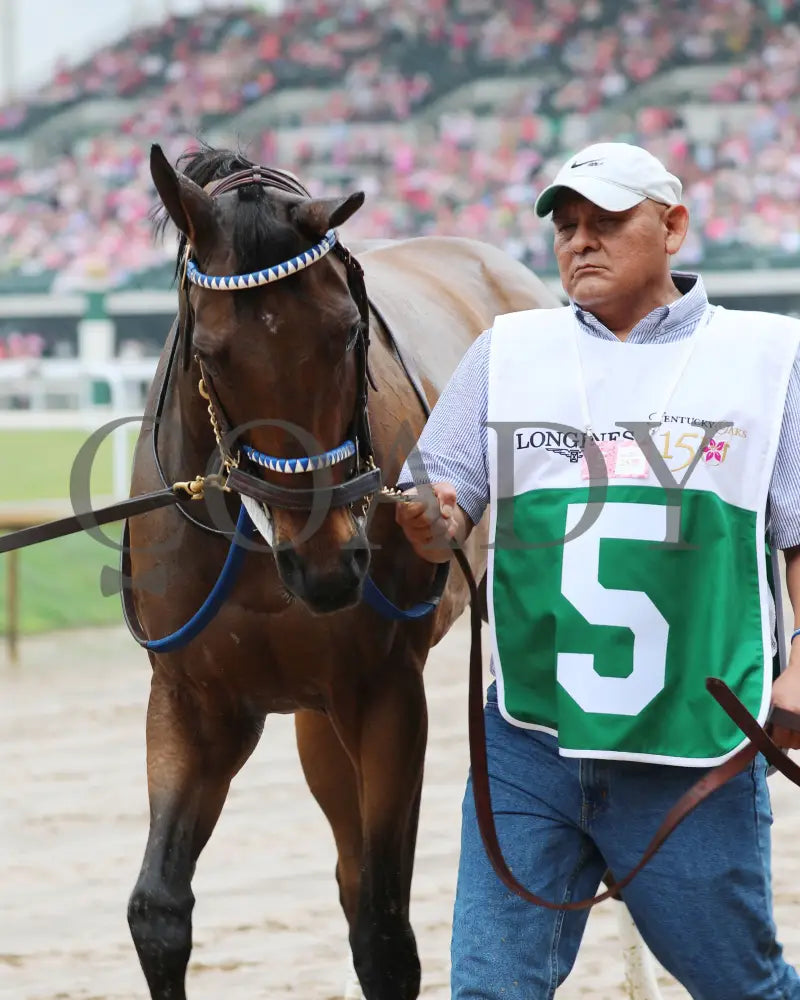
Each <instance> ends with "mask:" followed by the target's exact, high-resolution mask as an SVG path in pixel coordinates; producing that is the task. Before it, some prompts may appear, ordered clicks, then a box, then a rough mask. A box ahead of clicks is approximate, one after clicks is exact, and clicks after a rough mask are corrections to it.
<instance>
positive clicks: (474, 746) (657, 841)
mask: <svg viewBox="0 0 800 1000" xmlns="http://www.w3.org/2000/svg"><path fill="white" fill-rule="evenodd" d="M453 555H454V557H455V559H456V561H457V562H458V564H459V566H460V568H461V571H462V572H463V574H464V576H465V578H466V580H467V584H468V586H469V591H470V627H471V642H470V653H469V751H470V764H471V768H472V788H473V798H474V800H475V811H476V813H477V820H478V829H479V830H480V834H481V839H482V841H483V846H484V849H485V850H486V855H487V857H488V859H489V862H490V863H491V865H492V868H493V869H494V871H495V874H496V875H497V877H498V878H499V879H500V881H501V882H502V883H503V884H504V885H505V886H506V888H507V889H509V890H510V891H511V892H513V893H514V894H515V895H517V896H519V897H520V898H522V899H524V900H526V902H528V903H533V904H535V905H536V906H542V907H544V908H545V909H547V910H586V909H589V908H590V907H592V906H596V905H597V903H602V902H603V901H604V900H606V899H611V898H616V899H620V898H621V896H620V892H621V890H622V889H624V888H625V886H626V885H628V884H629V883H630V882H631V881H632V880H633V879H634V878H635V877H636V875H638V874H639V872H640V871H641V870H642V869H643V868H644V866H645V865H646V864H647V863H648V861H650V859H651V858H652V857H653V855H654V854H655V853H656V852H657V851H658V850H659V848H660V847H661V846H662V845H663V844H664V842H665V841H666V840H667V838H668V837H669V836H670V834H671V833H672V832H673V831H674V830H675V829H676V828H677V827H678V826H679V825H680V824H681V823H682V822H683V820H684V819H686V817H687V816H688V815H689V813H691V812H693V811H694V810H695V809H696V808H697V806H699V805H700V803H701V802H703V801H704V800H705V799H707V798H708V797H709V795H711V794H712V793H713V792H715V791H716V790H717V789H718V788H721V787H722V786H723V785H724V784H725V783H726V782H727V781H730V779H731V778H734V777H735V776H736V775H737V774H740V773H741V772H742V771H743V770H744V769H745V768H746V767H748V766H749V765H750V763H751V762H752V761H753V760H754V759H755V757H756V756H757V755H758V754H759V753H762V754H763V755H764V757H766V759H767V760H768V761H769V763H770V764H772V765H773V767H775V768H776V769H777V770H779V771H780V772H781V773H782V774H784V775H785V776H786V777H787V778H788V779H789V780H790V781H792V782H793V783H794V784H795V785H798V786H800V767H799V766H798V765H797V764H796V763H795V762H794V761H793V760H792V759H791V758H790V757H789V756H788V755H787V754H785V753H784V752H783V751H782V750H781V749H780V747H778V745H777V744H776V743H774V742H773V740H772V738H771V737H770V736H769V735H768V733H767V731H766V729H764V728H762V727H761V726H760V725H759V724H758V722H757V721H756V719H754V718H753V716H752V715H751V714H750V713H749V712H748V711H747V709H746V708H745V707H744V705H742V703H741V701H739V699H738V698H737V697H736V695H734V693H733V692H732V691H731V690H730V688H729V687H728V686H727V685H726V684H725V683H724V682H723V681H721V680H719V679H718V678H715V677H709V678H707V680H706V689H707V690H708V692H709V693H710V694H711V695H712V697H714V698H715V699H716V701H717V702H718V704H719V705H720V706H721V707H722V708H723V709H724V711H725V712H727V714H728V715H729V716H730V718H731V719H732V720H733V721H734V722H735V723H736V725H737V726H738V727H739V729H741V730H742V732H743V733H744V734H745V736H747V737H748V739H749V740H750V743H749V744H748V745H746V746H745V747H743V748H742V749H741V750H739V751H738V752H737V753H736V754H734V755H733V756H732V757H730V758H729V759H728V760H727V761H725V762H724V763H722V764H720V765H718V766H717V767H714V768H712V769H711V770H709V771H708V772H707V773H706V774H705V775H704V776H703V777H702V778H700V779H699V780H698V781H697V782H695V784H694V785H692V787H691V788H690V789H689V790H688V791H687V792H685V793H684V794H683V795H682V796H681V797H680V799H678V801H677V802H676V803H675V805H674V806H672V808H671V809H670V810H669V812H668V813H667V815H666V816H665V817H664V819H663V820H662V822H661V825H660V826H659V827H658V829H657V830H656V832H655V833H654V835H653V837H652V839H651V841H650V843H649V844H648V845H647V847H646V848H645V851H644V854H643V855H642V857H641V859H640V861H639V862H638V864H637V865H636V866H635V867H634V868H632V869H631V871H629V872H628V873H627V874H626V875H624V876H623V877H622V878H620V879H618V880H615V881H613V882H612V883H610V884H609V883H608V882H607V883H606V884H607V885H608V888H607V889H606V891H605V892H601V893H599V894H598V895H596V896H593V897H589V898H587V899H579V900H574V901H571V902H567V903H555V902H552V901H551V900H547V899H543V898H542V897H541V896H537V895H536V894H535V893H533V892H531V891H530V890H529V889H527V888H525V886H523V885H522V884H521V883H520V882H518V881H517V879H516V878H515V877H514V875H513V874H512V872H511V869H510V868H509V867H508V865H507V863H506V860H505V858H504V857H503V851H502V848H501V846H500V841H499V839H498V836H497V827H496V826H495V821H494V813H493V811H492V797H491V790H490V785H489V764H488V760H487V751H486V724H485V720H484V715H483V708H484V698H483V658H482V655H481V628H482V620H481V614H480V602H479V596H478V590H477V586H476V584H475V578H474V576H473V574H472V571H471V569H470V566H469V563H468V562H467V559H466V556H465V555H464V553H463V551H462V550H461V549H455V550H454V552H453ZM773 723H777V724H779V725H782V726H785V727H787V728H789V729H794V730H800V715H797V714H795V713H793V712H787V711H786V710H785V709H779V708H774V709H773V710H772V713H771V715H770V719H769V721H768V723H767V726H769V725H770V724H773Z"/></svg>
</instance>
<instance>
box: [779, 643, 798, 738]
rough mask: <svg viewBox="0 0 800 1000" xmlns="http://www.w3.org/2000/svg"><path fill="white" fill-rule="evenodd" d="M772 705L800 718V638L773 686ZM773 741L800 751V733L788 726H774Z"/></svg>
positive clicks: (793, 646)
mask: <svg viewBox="0 0 800 1000" xmlns="http://www.w3.org/2000/svg"><path fill="white" fill-rule="evenodd" d="M772 704H773V706H774V707H775V708H783V709H785V710H786V711H787V712H794V713H795V714H796V715H798V716H800V638H798V639H795V640H794V642H793V643H792V648H791V650H790V653H789V664H788V666H787V667H786V669H785V670H784V671H783V673H782V674H781V675H780V677H778V679H777V680H776V681H775V683H774V684H773V685H772ZM798 724H800V722H799V723H798ZM772 739H773V740H774V742H775V743H777V744H778V746H779V747H782V748H783V749H785V750H800V732H796V731H795V730H793V729H787V728H786V726H778V725H776V726H774V727H773V730H772Z"/></svg>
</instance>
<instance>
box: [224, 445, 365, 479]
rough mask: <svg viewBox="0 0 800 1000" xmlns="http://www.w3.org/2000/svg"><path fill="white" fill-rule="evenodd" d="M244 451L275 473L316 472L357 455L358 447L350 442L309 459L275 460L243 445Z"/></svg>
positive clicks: (251, 459) (250, 457) (252, 460)
mask: <svg viewBox="0 0 800 1000" xmlns="http://www.w3.org/2000/svg"><path fill="white" fill-rule="evenodd" d="M242 451H243V452H244V453H245V455H247V457H248V458H249V459H250V461H251V462H256V463H257V464H258V465H261V466H263V467H264V468H265V469H272V471H273V472H316V471H317V470H318V469H327V468H329V467H330V466H331V465H336V464H337V463H338V462H343V461H344V460H345V459H346V458H350V456H351V455H355V453H356V446H355V444H353V442H352V441H349V440H348V441H345V442H344V444H340V445H339V447H338V448H331V450H330V451H326V452H323V453H322V454H321V455H309V456H308V457H307V458H275V457H274V456H273V455H265V454H264V452H263V451H257V450H256V449H255V448H251V447H250V445H249V444H243V445H242Z"/></svg>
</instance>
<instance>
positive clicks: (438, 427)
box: [398, 272, 800, 549]
mask: <svg viewBox="0 0 800 1000" xmlns="http://www.w3.org/2000/svg"><path fill="white" fill-rule="evenodd" d="M672 279H673V281H674V282H675V285H676V287H677V288H678V290H679V291H680V292H682V293H683V294H682V295H681V297H680V298H679V299H677V300H676V301H675V302H672V303H670V304H669V305H665V306H659V307H658V308H657V309H654V310H653V311H652V312H651V313H649V314H648V315H647V316H645V317H644V319H642V320H640V321H639V322H638V323H637V324H636V326H635V327H634V328H633V329H632V330H631V332H630V333H629V334H628V337H627V339H626V340H625V343H626V344H655V343H658V344H669V343H673V342H675V341H678V340H683V339H684V338H686V337H690V336H691V335H692V334H693V333H694V332H695V330H696V329H697V327H698V325H699V323H700V320H701V319H702V317H703V315H704V313H705V311H706V309H707V308H708V305H709V303H708V297H707V296H706V290H705V286H704V285H703V279H702V278H701V277H700V276H699V275H694V274H683V273H681V272H674V273H673V275H672ZM571 305H572V308H573V309H574V311H575V315H576V316H577V319H578V322H579V323H580V325H581V328H582V329H583V330H584V331H585V332H586V333H587V334H590V335H592V336H595V337H601V338H604V339H606V340H609V339H611V340H613V339H616V338H615V337H614V334H613V333H612V332H611V331H610V330H609V329H608V328H607V327H605V326H604V325H603V324H602V323H601V322H600V321H599V320H598V319H597V318H596V317H595V316H592V315H591V314H590V313H587V312H586V311H585V310H583V309H581V308H580V307H579V306H578V305H577V304H576V303H575V302H572V303H571ZM711 308H712V309H713V308H714V307H713V306H712V307H711ZM490 342H491V329H489V330H486V331H484V332H483V333H482V334H481V335H480V336H479V337H478V339H477V340H476V341H475V342H474V343H473V344H472V345H471V346H470V348H469V350H468V351H467V352H466V353H465V355H464V357H463V358H462V359H461V362H460V363H459V365H458V367H457V368H456V370H455V372H454V373H453V375H452V377H451V378H450V381H449V382H448V384H447V386H446V387H445V389H444V391H443V392H442V395H441V397H440V398H439V400H438V402H437V403H436V405H435V406H434V408H433V411H432V412H431V415H430V417H429V419H428V422H427V423H426V425H425V427H424V429H423V431H422V434H421V435H420V438H419V441H418V443H417V449H416V453H412V455H410V456H409V459H408V460H407V462H406V463H405V465H404V466H403V468H402V469H401V471H400V477H399V479H398V485H399V486H401V487H402V488H403V489H407V488H408V487H410V486H412V485H413V483H414V480H415V479H416V480H417V481H424V477H425V476H427V479H428V481H429V482H431V483H437V482H448V483H452V484H453V486H454V487H455V489H456V495H457V497H458V503H459V505H460V506H461V508H462V509H463V510H464V512H465V513H466V514H467V515H468V516H469V518H470V519H471V520H472V522H473V524H477V523H478V522H479V521H480V519H481V517H482V516H483V513H484V511H485V510H486V506H487V504H488V503H489V465H488V457H487V455H488V431H487V428H486V421H487V407H488V397H489V346H490ZM420 460H421V462H422V464H423V466H424V476H423V475H422V469H420V467H419V465H418V463H419V462H420ZM770 510H771V529H772V537H773V540H774V542H775V544H776V545H777V546H778V547H779V548H781V549H787V548H791V547H792V546H795V545H800V354H798V357H797V358H796V359H795V363H794V368H793V370H792V374H791V378H790V380H789V386H788V390H787V393H786V404H785V409H784V415H783V424H782V427H781V433H780V440H779V443H778V450H777V454H776V457H775V466H774V469H773V474H772V482H771V484H770Z"/></svg>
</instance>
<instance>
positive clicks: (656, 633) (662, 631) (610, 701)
mask: <svg viewBox="0 0 800 1000" xmlns="http://www.w3.org/2000/svg"><path fill="white" fill-rule="evenodd" d="M667 509H668V508H667V507H666V506H664V505H661V504H658V505H657V504H642V503H606V504H605V505H604V506H603V509H602V512H601V514H600V516H599V517H598V518H597V520H596V521H594V523H593V524H592V525H591V527H590V528H589V529H588V530H587V531H585V532H584V533H582V534H581V535H579V536H578V537H576V538H573V539H572V540H570V541H569V542H567V543H566V544H565V545H564V558H563V564H562V571H561V592H562V594H563V595H564V597H566V599H567V600H568V601H569V602H570V603H571V604H572V605H573V607H574V608H575V609H576V610H577V611H578V612H579V613H580V614H581V615H582V616H583V617H584V618H585V619H586V621H587V622H589V624H591V625H615V626H617V627H620V628H628V629H630V630H631V632H632V633H633V669H632V670H631V672H630V674H629V675H628V676H627V677H604V676H602V675H601V674H598V673H597V671H596V670H595V666H594V654H593V653H562V652H559V653H558V655H557V661H556V676H557V678H558V681H559V683H560V684H561V685H562V687H563V688H564V689H565V690H566V691H567V692H568V693H569V694H570V695H571V697H572V698H574V699H575V701H576V702H577V703H578V704H579V705H580V707H581V708H582V709H583V710H584V712H594V713H602V714H612V715H638V714H639V713H640V712H641V711H642V709H644V708H645V707H646V706H647V705H649V704H650V702H651V701H652V700H653V698H655V697H656V695H657V694H658V693H659V692H660V691H662V690H663V689H664V684H665V679H666V665H667V638H668V635H669V625H668V624H667V621H666V619H665V618H664V616H663V615H662V614H661V612H660V611H659V610H658V608H657V607H656V606H655V604H653V602H652V601H651V600H650V598H649V597H648V596H647V595H646V594H643V593H642V592H641V591H636V590H611V589H609V588H607V587H604V586H603V585H602V584H601V583H600V580H599V572H600V542H601V540H602V539H603V538H620V539H629V540H631V541H633V540H642V541H653V542H663V539H664V537H665V535H666V531H667ZM583 510H584V506H583V505H582V504H569V505H568V507H567V525H566V530H567V532H569V531H570V530H571V529H572V528H573V527H574V526H575V525H576V524H577V523H578V521H579V520H580V517H581V514H582V513H583Z"/></svg>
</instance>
